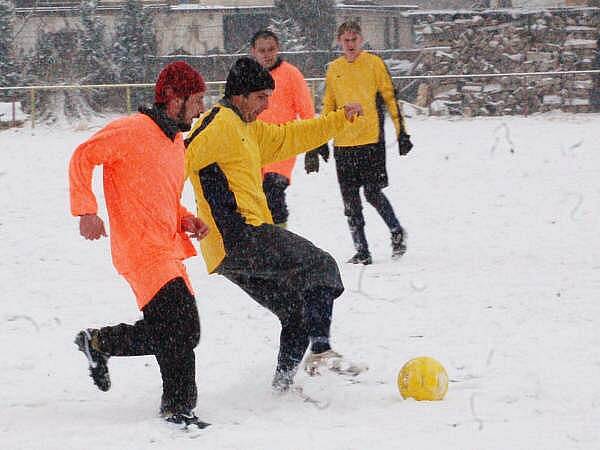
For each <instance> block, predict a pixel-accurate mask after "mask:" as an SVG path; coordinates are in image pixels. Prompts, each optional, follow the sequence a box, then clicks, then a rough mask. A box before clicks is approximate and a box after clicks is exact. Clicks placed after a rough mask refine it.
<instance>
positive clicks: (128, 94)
mask: <svg viewBox="0 0 600 450" xmlns="http://www.w3.org/2000/svg"><path fill="white" fill-rule="evenodd" d="M125 101H126V103H127V114H131V88H130V87H129V86H127V87H126V88H125Z"/></svg>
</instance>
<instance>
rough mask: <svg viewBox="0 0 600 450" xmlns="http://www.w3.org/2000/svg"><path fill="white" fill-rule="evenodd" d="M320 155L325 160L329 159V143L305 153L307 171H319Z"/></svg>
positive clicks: (305, 168)
mask: <svg viewBox="0 0 600 450" xmlns="http://www.w3.org/2000/svg"><path fill="white" fill-rule="evenodd" d="M319 155H321V158H323V161H325V162H327V161H328V160H329V145H327V144H323V145H321V146H320V147H317V148H316V149H314V150H311V151H309V152H306V154H305V155H304V170H306V173H311V172H318V171H319Z"/></svg>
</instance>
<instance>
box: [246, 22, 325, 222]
mask: <svg viewBox="0 0 600 450" xmlns="http://www.w3.org/2000/svg"><path fill="white" fill-rule="evenodd" d="M250 52H251V53H252V56H253V57H254V59H256V61H258V63H259V64H260V65H261V66H263V67H264V68H265V69H267V70H268V71H269V73H270V74H271V76H272V77H273V81H275V89H273V94H272V95H271V97H270V98H269V106H268V108H267V109H265V110H264V111H263V112H262V113H260V114H259V116H258V119H259V120H262V121H263V122H267V123H274V124H277V125H279V124H282V123H287V122H289V121H291V120H296V119H298V118H300V119H312V118H313V117H315V108H314V106H313V101H312V96H311V94H310V90H309V89H308V85H307V84H306V81H305V80H304V76H303V75H302V73H301V72H300V70H298V68H297V67H296V66H294V65H292V64H290V63H289V62H287V61H285V60H283V58H282V57H281V56H280V55H279V39H278V38H277V35H276V34H275V33H273V32H272V31H270V30H260V31H258V32H257V33H256V34H254V36H252V39H251V40H250ZM295 162H296V157H295V156H292V157H291V158H289V159H286V160H284V161H277V162H274V163H271V164H269V165H267V166H264V167H263V168H262V174H263V190H264V191H265V196H266V197H267V204H268V205H269V209H270V210H271V215H272V216H273V223H274V224H275V225H278V226H281V227H284V228H285V227H286V226H287V219H288V217H289V211H288V207H287V203H286V198H285V190H286V189H287V187H288V186H289V185H290V183H291V181H292V170H293V169H294V164H295Z"/></svg>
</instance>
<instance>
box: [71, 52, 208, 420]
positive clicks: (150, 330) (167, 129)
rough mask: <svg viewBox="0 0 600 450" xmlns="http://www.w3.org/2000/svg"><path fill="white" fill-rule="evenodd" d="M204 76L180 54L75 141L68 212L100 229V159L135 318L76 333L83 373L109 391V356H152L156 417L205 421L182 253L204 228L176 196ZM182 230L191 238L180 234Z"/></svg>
mask: <svg viewBox="0 0 600 450" xmlns="http://www.w3.org/2000/svg"><path fill="white" fill-rule="evenodd" d="M205 90H206V88H205V84H204V80H203V79H202V76H201V75H200V74H199V73H198V72H196V71H195V70H194V69H193V68H192V67H190V66H189V65H188V64H186V63H185V62H182V61H176V62H173V63H171V64H169V65H167V66H166V67H165V68H164V69H163V70H162V71H161V73H160V74H159V76H158V80H157V82H156V89H155V104H154V106H153V107H152V108H146V107H141V108H140V112H139V113H137V114H133V115H131V116H128V117H124V118H120V119H117V120H115V121H113V122H111V123H109V124H108V125H107V126H105V127H104V128H103V129H101V130H100V131H98V132H97V133H96V134H94V135H93V136H92V137H91V138H90V139H88V140H87V141H85V142H84V143H83V144H81V145H80V146H79V147H77V149H76V150H75V152H74V153H73V156H72V157H71V162H70V165H69V184H70V195H71V213H72V214H73V215H74V216H78V217H79V230H80V234H81V235H82V236H83V237H84V238H85V239H90V240H96V239H99V238H100V237H102V236H106V231H105V229H104V222H103V221H102V219H101V218H100V217H99V216H98V214H97V212H98V206H97V203H96V197H95V196H94V193H93V192H92V174H93V171H94V168H95V167H96V166H100V165H101V166H102V167H103V177H104V195H105V198H106V209H107V212H108V218H109V221H110V244H111V254H112V259H113V264H114V266H115V268H116V269H117V271H118V272H119V273H120V274H121V275H123V277H124V278H125V279H126V280H127V282H128V283H129V284H130V286H131V288H132V289H133V292H134V293H135V296H136V299H137V305H138V307H139V309H140V310H141V311H142V314H143V319H141V320H138V321H137V322H135V324H133V325H129V324H125V323H121V324H119V325H116V326H105V327H102V328H99V329H85V330H82V331H81V332H79V333H78V334H77V336H76V338H75V343H76V344H77V345H78V347H79V349H80V350H81V351H82V352H83V353H84V354H85V356H86V357H87V359H88V362H89V368H90V376H91V377H92V379H93V380H94V383H95V384H96V386H98V388H99V389H100V390H102V391H107V390H108V389H110V378H109V374H108V359H109V358H110V357H113V356H140V355H155V357H156V360H157V361H158V365H159V367H160V373H161V376H162V381H163V394H162V400H161V408H160V412H161V415H162V416H163V417H164V418H165V419H166V420H167V421H169V422H174V423H178V424H185V425H186V426H187V425H190V424H194V425H196V426H198V427H200V428H203V427H204V426H206V425H207V424H206V423H205V422H202V421H200V420H199V419H198V418H197V417H196V416H195V415H194V413H193V412H192V411H193V409H194V408H195V407H196V398H197V389H196V371H195V356H194V347H196V345H198V342H199V340H200V321H199V317H198V309H197V307H196V300H195V298H194V295H193V290H192V287H191V285H190V282H189V279H188V276H187V274H186V270H185V266H184V265H183V262H182V261H183V260H184V259H185V258H189V257H190V256H193V255H195V254H196V251H195V250H194V247H193V245H192V243H191V242H190V239H189V237H190V236H191V237H196V238H198V239H202V238H204V237H205V236H206V234H207V233H208V228H207V226H206V225H205V224H204V222H202V221H201V220H200V219H198V218H196V217H195V216H194V215H193V214H192V213H191V212H189V211H188V210H186V209H185V208H184V207H183V206H182V205H181V203H180V198H181V192H182V190H183V183H184V181H185V175H184V172H185V170H184V156H185V147H184V145H183V137H182V134H181V131H188V130H189V129H190V127H191V124H192V120H193V119H194V118H195V117H197V116H198V115H199V114H200V113H201V112H203V111H204V92H205ZM188 234H189V235H190V236H188Z"/></svg>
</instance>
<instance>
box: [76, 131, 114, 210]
mask: <svg viewBox="0 0 600 450" xmlns="http://www.w3.org/2000/svg"><path fill="white" fill-rule="evenodd" d="M118 148H119V143H118V140H117V136H116V133H115V131H114V130H113V129H111V128H104V129H102V130H100V131H99V132H97V133H96V134H95V135H94V136H92V137H91V138H90V139H89V140H87V141H86V142H84V143H83V144H81V145H80V146H79V147H77V148H76V149H75V152H74V153H73V156H71V161H70V163H69V194H70V199H71V214H73V215H74V216H81V215H84V214H96V213H97V212H98V204H97V202H96V196H95V195H94V192H93V191H92V175H93V172H94V167H96V166H100V165H107V164H113V163H114V162H116V161H117V160H118V159H119V155H118Z"/></svg>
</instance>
